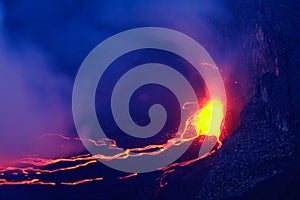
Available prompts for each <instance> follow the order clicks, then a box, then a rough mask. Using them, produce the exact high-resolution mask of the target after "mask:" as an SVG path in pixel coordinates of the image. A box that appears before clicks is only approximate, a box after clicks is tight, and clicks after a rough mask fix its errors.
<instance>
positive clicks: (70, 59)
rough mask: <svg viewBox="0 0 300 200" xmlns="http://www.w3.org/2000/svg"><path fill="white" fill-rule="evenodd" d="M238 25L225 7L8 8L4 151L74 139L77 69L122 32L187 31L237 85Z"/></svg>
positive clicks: (1, 81)
mask: <svg viewBox="0 0 300 200" xmlns="http://www.w3.org/2000/svg"><path fill="white" fill-rule="evenodd" d="M1 8H3V9H1ZM1 10H2V11H1ZM234 20H235V19H234V17H233V16H232V14H231V13H230V12H229V10H228V8H227V5H225V4H224V2H221V1H219V0H211V1H209V0H204V1H194V0H188V1H184V2H183V1H179V0H174V1H167V0H162V1H159V2H154V1H96V0H95V1H58V0H52V1H50V0H49V1H39V0H28V1H26V2H24V1H9V0H3V6H1V3H0V28H1V33H0V45H1V46H0V70H1V72H0V76H1V77H0V89H1V103H0V109H1V113H0V120H1V122H0V123H1V126H0V136H1V137H2V140H1V141H0V145H1V147H0V149H7V150H9V151H14V150H18V151H22V150H23V149H24V148H25V147H24V146H26V144H27V146H28V144H30V142H29V141H32V140H33V139H34V138H36V137H38V136H40V135H43V134H45V133H62V134H64V135H68V134H69V135H70V134H72V133H71V130H72V129H73V128H74V127H73V123H72V118H71V114H72V113H71V108H70V107H71V95H70V94H71V92H72V80H73V79H74V78H75V75H76V72H77V69H78V68H79V66H80V64H81V62H82V61H83V59H84V57H85V56H86V55H87V54H88V53H89V52H90V51H91V49H92V48H94V47H95V46H96V45H97V44H99V43H100V42H101V41H103V40H104V39H106V38H107V37H109V36H111V35H113V34H115V33H118V32H120V31H124V30H127V29H131V28H137V27H144V26H158V27H166V28H170V29H175V30H178V31H181V32H183V33H185V34H187V35H189V36H191V37H193V38H194V39H196V40H197V41H198V42H200V43H201V44H202V45H203V46H204V47H205V49H206V50H207V51H208V52H209V54H210V55H211V56H212V58H213V59H214V60H215V62H216V63H217V65H218V66H219V67H220V68H221V69H222V71H223V74H225V76H227V79H230V80H232V79H231V78H232V77H231V75H232V72H233V71H234V70H235V67H236V63H235V60H236V55H237V46H238V44H239V42H240V41H239V38H240V37H239V31H238V30H237V27H235V26H233V24H234ZM1 24H2V25H1ZM233 81H234V80H232V82H233ZM230 84H231V83H230ZM236 99H238V98H236ZM45 148H46V147H45ZM49 149H51V147H49Z"/></svg>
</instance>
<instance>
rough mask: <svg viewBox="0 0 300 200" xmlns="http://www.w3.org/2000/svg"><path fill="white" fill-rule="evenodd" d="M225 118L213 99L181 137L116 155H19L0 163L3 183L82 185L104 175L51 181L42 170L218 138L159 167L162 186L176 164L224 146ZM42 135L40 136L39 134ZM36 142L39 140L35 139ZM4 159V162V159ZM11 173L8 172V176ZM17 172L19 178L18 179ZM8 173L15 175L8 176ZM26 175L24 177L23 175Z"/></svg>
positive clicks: (194, 115) (189, 122) (72, 167)
mask: <svg viewBox="0 0 300 200" xmlns="http://www.w3.org/2000/svg"><path fill="white" fill-rule="evenodd" d="M190 104H196V103H190ZM223 119H224V105H222V103H221V102H220V101H218V100H210V101H208V102H207V103H206V104H205V105H204V106H203V108H202V109H201V110H199V111H197V112H192V114H191V116H190V117H189V118H188V120H187V121H186V127H185V129H184V130H183V132H181V133H180V137H175V138H172V139H170V140H168V141H167V142H166V143H164V144H157V145H154V144H153V145H149V146H145V147H142V148H132V149H127V150H126V154H124V153H122V154H120V155H119V154H116V155H113V156H107V155H102V154H98V155H90V154H83V155H78V156H75V157H66V158H56V159H51V158H42V157H39V156H34V155H29V156H26V157H24V158H20V159H18V160H15V161H10V162H9V164H8V163H7V162H6V164H1V162H0V185H24V184H26V185H32V184H40V185H58V184H61V185H70V186H73V185H79V184H83V183H87V182H93V181H101V180H103V178H102V177H92V178H85V179H80V180H76V181H61V182H57V181H49V180H42V178H43V177H44V176H42V175H43V174H52V173H58V172H62V171H72V170H76V169H78V168H83V167H87V166H89V165H94V164H96V163H97V158H102V159H103V158H105V159H107V160H113V159H127V158H128V157H130V156H133V155H134V156H143V155H145V154H147V155H151V156H156V155H157V154H159V153H161V152H163V151H165V150H166V149H168V148H170V147H171V146H173V145H181V144H183V143H185V142H188V141H191V140H194V139H196V138H198V137H199V138H200V141H203V138H205V137H209V138H213V140H214V141H215V140H217V146H216V147H215V149H213V150H212V151H211V152H209V153H207V154H206V155H205V156H203V157H197V158H194V159H191V160H188V161H183V162H175V163H173V164H170V165H168V166H166V167H162V168H160V169H157V170H158V171H161V172H162V173H163V174H162V176H161V178H160V186H161V187H163V186H164V185H166V184H167V183H166V182H165V183H164V182H163V180H164V178H165V177H166V176H167V174H169V173H172V172H174V171H175V170H176V168H175V167H184V166H186V165H188V164H191V163H194V162H196V161H198V160H200V159H202V158H204V157H207V156H209V155H211V154H212V153H214V152H215V151H216V149H219V148H220V147H221V142H220V140H219V137H220V134H221V130H222V125H223ZM43 137H58V138H60V139H62V140H63V141H65V140H68V141H73V142H76V141H77V142H78V141H79V142H80V141H83V140H85V141H88V142H90V143H91V144H93V145H95V146H107V147H108V148H113V149H117V150H118V149H120V150H122V151H123V149H121V148H119V147H118V146H117V144H116V141H114V140H109V141H108V140H105V141H101V140H100V141H94V140H91V139H81V138H68V137H65V136H63V135H60V134H52V135H51V134H47V135H44V136H43ZM39 139H41V138H39ZM35 142H38V140H37V141H35ZM149 149H158V150H157V151H154V152H147V151H145V150H149ZM132 152H140V153H138V154H132ZM2 163H3V162H2ZM59 163H62V164H63V165H67V166H64V167H57V165H55V166H56V168H54V169H46V168H48V167H49V166H51V168H52V167H53V165H54V164H58V166H60V164H59ZM7 175H8V176H7ZM17 175H18V179H15V178H16V176H17ZM137 175H138V174H137V173H133V174H129V175H127V176H123V177H118V179H127V178H131V177H134V176H137ZM7 177H14V178H9V179H7ZM22 177H24V178H22Z"/></svg>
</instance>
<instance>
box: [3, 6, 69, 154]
mask: <svg viewBox="0 0 300 200" xmlns="http://www.w3.org/2000/svg"><path fill="white" fill-rule="evenodd" d="M1 8H2V6H1V4H0V27H1V29H0V30H1V32H0V91H1V100H0V124H1V125H0V136H1V140H0V152H1V153H2V154H5V155H8V154H14V155H15V154H18V153H20V152H22V153H24V152H27V151H30V150H31V147H32V142H33V141H34V140H35V139H36V138H38V137H40V136H41V135H43V134H46V133H69V132H70V128H71V121H70V117H71V115H70V113H69V111H68V109H69V108H68V105H67V104H66V102H65V100H64V98H63V97H64V96H66V95H68V93H70V90H71V88H72V87H71V86H72V85H71V81H70V79H69V78H68V77H66V76H64V75H62V74H58V73H54V72H52V71H51V64H50V62H49V60H47V59H46V56H45V55H43V54H42V53H41V51H39V50H38V49H37V48H35V47H33V45H32V44H29V43H28V42H23V43H21V44H17V45H16V44H15V43H13V42H10V40H9V39H8V37H7V36H6V35H5V34H6V31H5V30H4V29H3V24H2V21H3V19H4V12H3V9H1ZM47 145H49V146H53V144H47Z"/></svg>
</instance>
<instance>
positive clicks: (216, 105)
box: [192, 100, 224, 138]
mask: <svg viewBox="0 0 300 200" xmlns="http://www.w3.org/2000/svg"><path fill="white" fill-rule="evenodd" d="M213 113H214V115H213ZM213 116H214V119H212V117H213ZM223 119H224V106H223V104H222V103H221V102H220V101H218V100H211V101H209V102H208V103H207V104H206V105H205V106H204V107H203V108H202V109H201V110H200V111H199V112H198V113H196V114H195V115H194V118H193V123H192V124H193V126H194V127H195V129H196V132H197V135H206V136H215V137H217V138H219V136H220V134H221V128H222V122H223Z"/></svg>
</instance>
